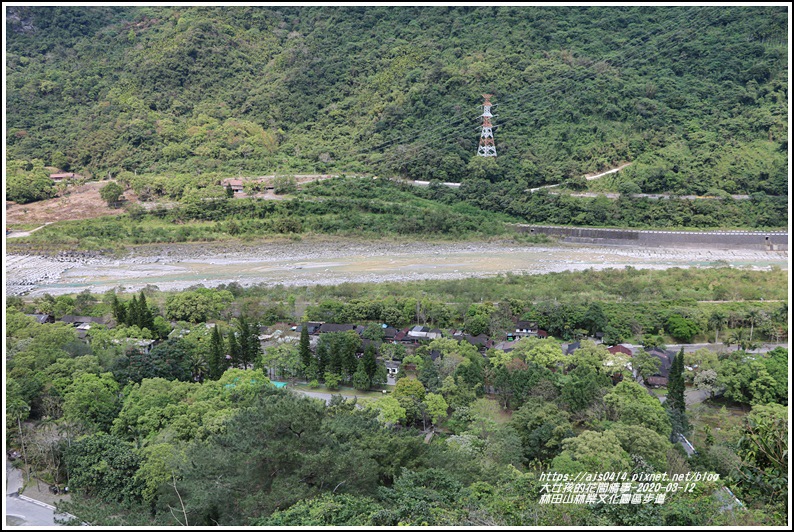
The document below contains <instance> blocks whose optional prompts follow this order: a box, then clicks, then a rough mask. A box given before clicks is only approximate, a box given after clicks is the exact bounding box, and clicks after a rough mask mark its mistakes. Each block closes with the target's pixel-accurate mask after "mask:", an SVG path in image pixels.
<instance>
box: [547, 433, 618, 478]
mask: <svg viewBox="0 0 794 532" xmlns="http://www.w3.org/2000/svg"><path fill="white" fill-rule="evenodd" d="M562 448H563V451H562V453H560V455H559V456H557V457H556V458H554V460H552V462H551V469H552V470H553V471H556V472H559V473H567V474H575V473H580V472H589V471H595V470H596V469H598V468H604V470H605V471H628V470H630V469H631V460H630V457H629V453H627V452H626V451H625V450H623V448H622V447H621V445H620V440H619V439H618V438H617V436H616V435H615V433H614V432H612V431H605V432H594V431H591V430H586V431H584V432H583V433H581V434H580V435H579V436H576V437H575V438H567V439H565V440H563V442H562Z"/></svg>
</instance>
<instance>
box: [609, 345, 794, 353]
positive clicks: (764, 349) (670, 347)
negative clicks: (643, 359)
mask: <svg viewBox="0 0 794 532" xmlns="http://www.w3.org/2000/svg"><path fill="white" fill-rule="evenodd" d="M622 345H625V346H628V347H632V348H634V349H639V348H640V347H642V346H641V345H632V344H622ZM682 346H683V348H684V353H693V352H695V351H697V350H698V349H703V348H706V349H710V350H712V351H738V350H739V346H737V345H732V346H730V347H728V346H726V345H725V344H723V343H719V344H668V345H666V346H665V349H667V350H668V351H679V350H680V349H681V347H682ZM776 347H785V348H786V349H788V344H786V343H780V344H775V343H766V344H761V347H759V348H758V349H753V350H751V351H748V353H766V352H768V351H772V350H773V349H774V348H776Z"/></svg>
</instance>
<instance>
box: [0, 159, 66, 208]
mask: <svg viewBox="0 0 794 532" xmlns="http://www.w3.org/2000/svg"><path fill="white" fill-rule="evenodd" d="M4 177H5V185H6V198H7V199H8V200H10V201H15V202H17V203H30V202H32V201H39V200H44V199H48V198H51V197H53V196H54V195H55V185H54V184H53V182H52V179H50V176H49V174H48V172H47V171H46V170H45V169H44V164H43V163H42V162H41V161H34V162H33V163H28V162H27V161H20V160H13V159H11V158H10V157H9V158H8V159H6V175H5V176H4Z"/></svg>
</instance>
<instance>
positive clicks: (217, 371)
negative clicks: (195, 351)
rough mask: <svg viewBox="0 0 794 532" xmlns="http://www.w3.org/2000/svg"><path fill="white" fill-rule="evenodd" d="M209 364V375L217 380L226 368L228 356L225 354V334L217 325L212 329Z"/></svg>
mask: <svg viewBox="0 0 794 532" xmlns="http://www.w3.org/2000/svg"><path fill="white" fill-rule="evenodd" d="M207 364H208V366H209V374H210V375H209V376H210V379H212V380H217V379H219V378H220V377H221V375H223V372H224V370H225V369H226V357H225V356H224V355H223V336H221V331H220V329H219V328H218V326H217V325H215V328H214V329H213V330H212V336H211V337H210V356H209V360H208V361H207Z"/></svg>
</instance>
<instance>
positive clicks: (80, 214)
mask: <svg viewBox="0 0 794 532" xmlns="http://www.w3.org/2000/svg"><path fill="white" fill-rule="evenodd" d="M108 183H110V181H97V182H91V183H86V184H84V185H80V186H72V185H69V186H68V187H67V188H66V191H65V192H64V193H63V195H61V196H59V197H57V198H52V199H48V200H43V201H36V202H33V203H27V204H25V205H19V204H14V205H12V206H11V207H10V208H9V209H7V210H6V224H7V225H14V224H25V227H27V226H29V225H30V224H45V223H48V222H49V223H52V222H62V221H66V220H87V219H90V218H98V217H100V216H109V215H114V214H123V213H124V210H123V209H113V208H110V207H108V204H107V203H106V202H105V201H103V200H102V198H101V197H100V196H99V190H100V189H101V188H102V187H104V186H105V185H107V184H108ZM124 198H125V199H126V200H127V203H137V202H138V197H137V196H136V195H135V193H134V192H133V191H132V190H131V189H127V190H125V191H124Z"/></svg>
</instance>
